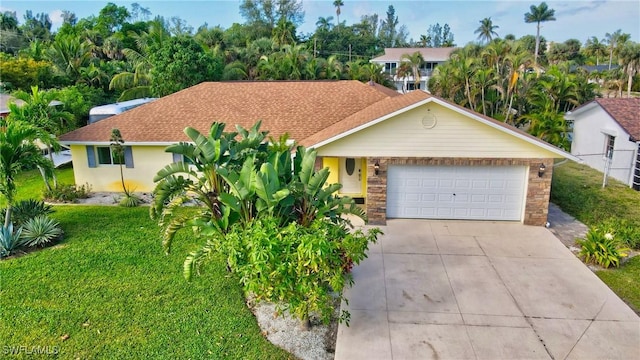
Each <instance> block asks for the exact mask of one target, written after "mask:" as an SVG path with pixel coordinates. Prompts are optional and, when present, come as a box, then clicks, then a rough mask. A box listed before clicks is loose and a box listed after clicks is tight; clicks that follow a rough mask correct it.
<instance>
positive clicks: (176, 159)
mask: <svg viewBox="0 0 640 360" xmlns="http://www.w3.org/2000/svg"><path fill="white" fill-rule="evenodd" d="M180 161H182V155H180V154H176V153H173V162H174V163H177V162H180Z"/></svg>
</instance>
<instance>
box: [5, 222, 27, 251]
mask: <svg viewBox="0 0 640 360" xmlns="http://www.w3.org/2000/svg"><path fill="white" fill-rule="evenodd" d="M21 236H22V228H18V229H17V230H16V231H13V224H11V223H10V224H9V226H0V258H3V257H6V256H9V255H11V254H12V253H13V252H14V251H15V250H16V249H18V248H19V247H21V246H22V245H23V244H24V240H22V237H21Z"/></svg>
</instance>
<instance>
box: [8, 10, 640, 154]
mask: <svg viewBox="0 0 640 360" xmlns="http://www.w3.org/2000/svg"><path fill="white" fill-rule="evenodd" d="M348 5H349V4H348V3H347V4H346V5H345V3H344V1H342V0H335V1H334V2H333V6H334V10H335V16H336V19H337V21H335V22H334V17H333V14H330V15H329V14H328V16H326V17H320V18H318V20H317V22H316V29H315V31H314V32H313V33H311V34H301V33H299V32H298V31H297V27H298V26H299V25H300V24H301V23H302V21H303V19H304V12H303V9H302V6H301V2H300V1H299V0H282V1H278V2H273V1H267V0H243V1H242V2H241V3H240V7H239V11H240V13H241V15H242V16H243V18H244V20H245V21H244V23H242V24H240V23H234V24H233V25H231V26H230V27H228V28H226V29H224V28H222V27H220V26H209V25H208V24H206V23H205V24H203V25H201V26H200V27H198V28H197V29H194V28H193V27H191V26H190V25H189V24H187V23H186V21H184V20H183V19H180V18H178V17H172V18H169V19H166V18H163V17H160V16H155V17H153V14H152V12H151V10H150V9H149V8H146V7H143V6H141V5H139V4H137V3H134V4H132V5H131V6H130V8H127V7H124V6H117V5H115V4H113V3H108V4H107V5H106V6H105V7H104V8H102V9H101V10H100V12H99V13H98V14H97V15H94V16H89V17H86V18H82V19H78V18H77V17H76V15H75V14H74V13H73V12H71V11H64V12H63V15H62V18H63V23H62V25H61V26H60V28H59V29H58V30H57V31H56V32H52V30H51V29H52V22H51V20H50V19H49V17H48V15H47V14H44V13H37V14H34V13H33V12H32V11H28V12H27V13H26V14H25V15H24V18H23V21H19V20H18V19H17V16H16V14H15V13H11V12H4V13H1V14H0V31H1V32H2V33H1V34H2V36H0V50H1V52H0V62H1V64H2V74H1V85H2V88H3V91H6V92H15V91H22V92H21V93H17V94H18V95H19V96H20V97H21V98H22V99H23V100H25V101H26V102H27V103H29V102H30V101H32V100H33V97H34V91H33V90H32V87H33V86H37V87H38V88H37V89H36V90H37V91H39V92H41V93H47V92H51V93H53V95H47V98H56V99H57V100H59V101H61V102H63V104H64V105H63V107H64V109H63V110H64V111H66V112H68V113H70V114H71V115H72V118H69V117H68V116H67V115H65V116H66V117H65V119H66V120H65V121H63V122H61V123H62V124H64V126H62V128H61V129H57V130H56V131H55V133H60V132H62V131H67V130H69V129H73V128H75V127H77V126H81V125H84V124H85V123H86V118H87V115H88V111H89V109H90V108H91V107H92V106H95V105H99V104H104V103H109V102H114V101H116V100H120V101H123V100H128V99H134V98H140V97H152V96H153V97H160V96H165V95H168V94H171V93H173V92H175V91H178V90H181V89H184V88H186V87H189V86H192V85H194V84H197V83H200V82H202V81H219V80H319V79H354V80H360V81H369V80H373V81H376V82H378V83H380V84H383V85H386V86H389V87H392V88H394V85H393V81H392V78H391V77H390V75H389V74H387V73H385V72H384V71H383V69H382V67H381V66H379V65H377V64H373V63H370V62H369V60H370V59H371V58H373V57H375V56H378V55H380V54H382V53H383V51H384V48H386V47H447V46H455V45H456V44H455V39H454V35H453V33H452V31H451V28H450V27H449V25H448V24H446V23H445V24H443V25H441V24H440V23H436V24H431V25H429V26H428V27H426V31H425V33H424V34H422V35H420V36H419V37H418V39H417V40H413V39H408V32H407V29H406V26H405V25H403V24H402V23H401V22H400V19H399V18H398V16H397V15H396V13H395V9H394V7H393V6H389V7H388V9H387V11H386V13H385V14H383V16H378V14H370V15H364V16H362V17H361V19H360V21H359V22H356V23H353V24H347V23H346V22H345V21H344V20H341V19H340V15H341V11H342V9H343V8H344V7H345V6H348ZM523 20H524V22H525V23H531V24H535V25H536V35H527V36H523V37H521V38H519V39H516V38H515V36H513V35H510V34H507V35H505V36H504V37H503V38H501V37H500V36H499V32H498V31H499V26H498V25H496V24H494V23H493V21H492V20H491V18H485V19H482V20H480V21H479V27H478V29H477V30H476V31H475V33H476V34H478V42H477V43H473V44H469V45H468V46H466V47H464V48H461V49H459V50H456V51H455V52H454V55H453V56H452V57H451V59H450V60H449V61H448V62H447V63H446V64H445V65H444V66H440V67H439V68H438V69H437V70H438V71H436V72H435V74H434V77H433V78H432V79H431V84H430V90H432V91H433V92H434V93H436V94H438V95H441V96H444V97H446V98H448V99H450V100H452V101H454V102H456V103H458V104H461V105H464V106H467V107H469V108H471V109H473V110H476V111H479V112H481V113H484V114H486V115H487V116H492V117H495V118H497V119H500V120H503V121H507V122H510V123H512V124H515V125H519V126H523V127H527V126H530V125H531V122H530V121H529V122H527V120H526V119H527V116H529V117H530V116H534V115H535V114H537V112H538V111H539V109H543V108H544V109H546V108H550V109H554V110H556V111H557V112H558V113H559V112H561V111H565V110H570V109H571V108H572V107H573V106H576V105H578V104H580V103H583V102H584V101H588V100H590V99H592V98H593V97H594V96H596V95H598V93H599V90H600V89H601V88H603V89H605V90H607V89H613V92H614V93H615V94H616V95H618V96H621V95H622V90H623V88H624V87H626V88H627V93H628V94H629V93H630V91H631V90H632V89H633V87H634V84H635V87H637V84H638V81H634V77H637V72H638V63H639V61H638V44H637V43H634V42H632V41H630V36H629V34H625V33H623V32H622V31H621V30H618V31H615V32H612V33H608V34H606V35H605V37H604V38H602V39H599V38H598V37H593V36H592V37H590V38H589V39H588V40H587V41H586V42H585V43H584V44H582V43H581V42H580V41H579V40H577V39H569V40H567V41H565V42H563V43H547V41H546V40H545V39H544V37H543V36H542V35H541V34H540V31H539V30H540V24H541V23H544V22H546V21H555V12H554V10H553V9H550V8H549V7H548V6H547V5H546V3H544V2H543V3H541V4H540V5H532V6H531V7H530V9H529V11H528V12H526V13H525V14H524V19H523ZM412 56H413V55H412V54H407V56H406V57H405V61H403V64H401V67H400V68H399V69H398V74H396V76H398V77H403V76H409V75H412V74H414V73H416V74H418V75H419V69H420V63H421V62H422V61H423V59H421V58H420V57H415V56H413V58H412ZM601 64H606V65H607V68H606V69H605V70H606V71H603V72H595V73H594V72H592V73H584V71H583V73H580V71H582V70H579V69H580V66H581V65H601ZM553 74H557V76H556V77H554V78H553V81H556V82H562V81H565V79H564V78H566V80H567V81H569V82H570V83H571V84H573V85H571V86H569V90H567V91H568V93H570V94H572V95H571V98H570V99H566V98H561V99H555V100H554V101H553V104H551V105H549V106H547V105H540V106H537V105H533V104H534V103H535V99H538V100H540V99H542V98H543V96H542V95H541V94H538V95H534V90H533V89H537V90H535V91H541V90H540V87H541V86H543V85H542V84H543V83H544V81H543V80H547V81H551V80H549V78H550V77H552V76H554V75H553ZM416 77H419V76H416ZM594 82H595V84H596V85H595V86H594V85H593V84H594ZM548 86H550V87H551V88H552V89H557V84H555V83H554V84H550V85H548ZM574 92H576V94H575V95H574V94H573V93H574ZM546 96H549V97H553V96H554V95H553V94H546ZM39 98H40V99H42V98H44V97H43V96H40V97H39ZM540 101H542V100H540ZM540 111H541V110H540ZM547 139H549V137H547ZM556 144H560V143H558V142H556Z"/></svg>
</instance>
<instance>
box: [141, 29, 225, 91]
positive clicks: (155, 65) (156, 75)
mask: <svg viewBox="0 0 640 360" xmlns="http://www.w3.org/2000/svg"><path fill="white" fill-rule="evenodd" d="M150 51H151V55H150V56H149V62H150V64H151V66H152V70H151V74H150V75H151V77H152V79H153V81H152V83H151V92H152V94H153V95H154V96H157V97H162V96H165V95H169V94H172V93H174V92H176V91H179V90H182V89H186V88H188V87H190V86H193V85H196V84H199V83H201V82H203V81H216V80H220V79H221V78H222V70H223V64H222V59H221V58H220V57H219V56H213V54H211V53H207V52H204V51H203V49H202V46H201V45H200V44H198V42H196V40H195V39H194V38H193V37H186V36H180V37H172V38H170V39H168V40H167V41H166V42H164V43H163V44H162V46H161V47H151V49H150Z"/></svg>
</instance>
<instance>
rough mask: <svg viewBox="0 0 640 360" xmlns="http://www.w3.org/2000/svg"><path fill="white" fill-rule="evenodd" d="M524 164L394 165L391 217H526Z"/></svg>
mask: <svg viewBox="0 0 640 360" xmlns="http://www.w3.org/2000/svg"><path fill="white" fill-rule="evenodd" d="M525 184H526V168H525V167H524V166H411V165H391V166H389V170H388V175H387V217H389V218H412V219H471V220H521V218H522V213H523V204H524V197H525Z"/></svg>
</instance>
